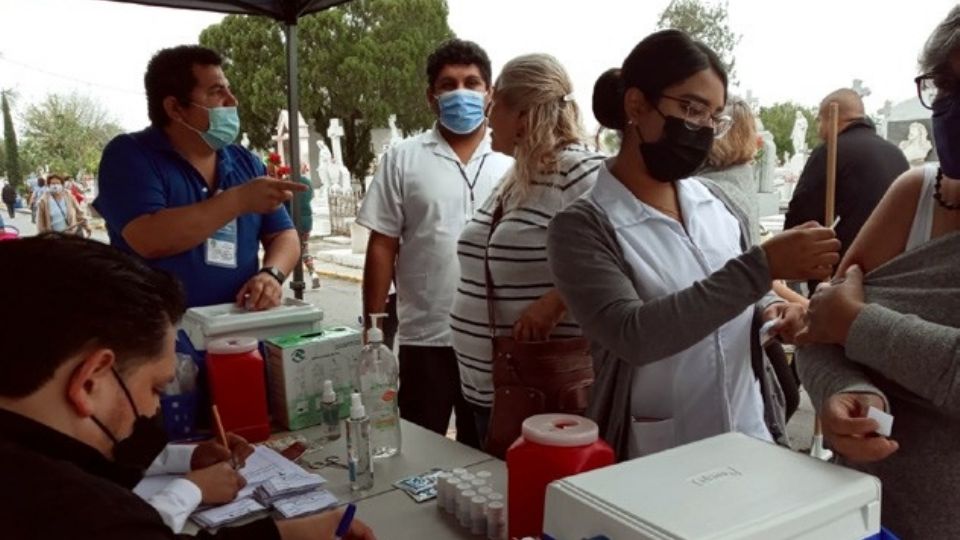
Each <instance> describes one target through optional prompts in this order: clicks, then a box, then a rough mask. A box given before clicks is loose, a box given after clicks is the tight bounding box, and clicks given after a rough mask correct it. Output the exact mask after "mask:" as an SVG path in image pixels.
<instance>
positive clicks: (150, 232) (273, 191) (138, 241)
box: [122, 177, 307, 268]
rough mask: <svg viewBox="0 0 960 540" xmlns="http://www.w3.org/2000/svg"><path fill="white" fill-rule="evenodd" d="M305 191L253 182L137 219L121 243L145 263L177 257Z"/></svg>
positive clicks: (267, 181) (282, 184)
mask: <svg viewBox="0 0 960 540" xmlns="http://www.w3.org/2000/svg"><path fill="white" fill-rule="evenodd" d="M306 189H307V188H306V186H304V185H303V184H300V183H299V182H287V181H283V180H275V179H273V178H265V177H263V178H255V179H253V180H250V181H248V182H247V183H245V184H243V185H241V186H238V187H235V188H231V189H228V190H226V191H224V192H223V193H220V194H218V195H215V196H213V197H210V198H209V199H207V200H205V201H202V202H199V203H196V204H191V205H189V206H181V207H177V208H165V209H163V210H160V211H158V212H154V213H152V214H146V215H143V216H140V217H138V218H136V219H134V220H133V221H131V222H130V223H128V224H127V226H126V227H124V228H123V233H122V234H123V239H124V240H126V241H127V244H129V245H130V247H131V248H132V249H133V250H134V251H136V252H137V253H138V254H139V255H140V256H141V257H144V258H146V259H157V258H160V257H168V256H170V255H176V254H177V253H182V252H184V251H187V250H188V249H193V248H194V247H196V246H197V245H199V244H200V243H202V242H203V241H204V240H206V239H207V238H209V237H210V236H212V235H213V233H215V232H217V230H219V229H220V228H221V227H223V226H224V225H226V224H227V223H229V222H230V220H232V219H234V218H236V217H237V216H239V215H241V214H246V213H254V212H256V213H260V214H265V213H268V212H272V211H274V210H275V209H276V208H277V207H278V206H279V205H280V204H282V203H284V202H285V201H288V200H290V199H291V198H292V197H293V192H294V191H304V190H306ZM298 251H299V250H298ZM292 267H293V266H292V265H291V268H292Z"/></svg>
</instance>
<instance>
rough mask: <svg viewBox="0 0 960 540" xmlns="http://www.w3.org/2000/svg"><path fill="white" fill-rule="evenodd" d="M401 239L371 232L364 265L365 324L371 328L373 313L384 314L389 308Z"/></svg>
mask: <svg viewBox="0 0 960 540" xmlns="http://www.w3.org/2000/svg"><path fill="white" fill-rule="evenodd" d="M399 251H400V239H399V238H394V237H392V236H387V235H385V234H380V233H378V232H376V231H370V240H369V241H368V242H367V258H366V261H365V263H364V265H363V322H364V327H367V326H369V324H370V323H369V321H370V314H371V313H383V312H384V310H385V309H386V306H387V295H388V294H389V292H390V282H391V281H392V280H393V270H394V265H395V264H396V261H397V253H398V252H399Z"/></svg>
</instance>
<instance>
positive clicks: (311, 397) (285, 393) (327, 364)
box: [267, 327, 363, 430]
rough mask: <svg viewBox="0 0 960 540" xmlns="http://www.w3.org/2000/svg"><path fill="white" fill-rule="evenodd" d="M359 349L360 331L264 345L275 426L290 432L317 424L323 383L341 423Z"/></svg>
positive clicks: (295, 337) (347, 407) (325, 331)
mask: <svg viewBox="0 0 960 540" xmlns="http://www.w3.org/2000/svg"><path fill="white" fill-rule="evenodd" d="M362 347H363V345H362V343H361V341H360V331H359V330H354V329H353V328H346V327H333V328H323V329H321V331H320V332H309V333H306V334H293V335H289V336H283V337H278V338H273V339H269V340H267V383H268V386H269V389H270V408H271V410H272V411H273V414H274V417H275V418H276V420H277V421H279V422H280V423H281V424H282V425H284V426H285V427H286V428H287V429H291V430H293V429H302V428H305V427H309V426H315V425H317V424H319V423H321V421H322V419H321V418H320V403H321V398H322V395H323V381H324V380H325V379H330V380H331V381H333V387H334V389H335V390H336V392H337V401H338V402H339V403H340V416H341V418H345V417H347V416H348V415H349V414H350V392H352V391H353V379H354V375H355V373H356V369H357V361H358V359H359V357H360V349H361V348H362Z"/></svg>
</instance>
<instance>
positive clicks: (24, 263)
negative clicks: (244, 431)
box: [0, 234, 373, 540]
mask: <svg viewBox="0 0 960 540" xmlns="http://www.w3.org/2000/svg"><path fill="white" fill-rule="evenodd" d="M0 260H3V261H4V263H5V264H3V265H0V279H2V280H3V282H4V283H24V282H25V281H26V280H33V279H37V280H42V282H43V283H45V286H44V287H41V288H39V289H38V290H37V291H34V292H32V293H31V294H29V295H26V294H20V295H12V297H11V302H12V305H9V307H10V309H13V310H14V311H15V312H16V313H18V314H20V315H21V316H19V317H13V318H12V319H11V320H9V321H5V322H4V324H2V325H0V339H2V340H3V342H4V343H10V344H13V347H12V348H11V349H9V350H7V351H5V353H4V355H3V356H0V478H3V482H4V489H5V490H7V493H8V494H9V496H7V497H4V500H3V504H0V522H2V523H3V538H4V539H7V540H26V539H47V538H71V539H76V540H94V539H96V540H120V539H124V540H126V539H130V538H136V539H138V540H160V539H172V538H177V536H176V535H175V534H174V532H173V531H171V529H170V527H169V526H168V524H166V523H165V522H164V521H163V519H161V515H160V514H159V513H157V511H156V510H155V509H154V508H153V507H151V506H150V505H149V504H148V503H147V502H146V501H144V500H142V499H141V498H140V497H138V496H137V495H136V494H134V493H133V491H132V488H133V486H134V485H136V484H137V482H139V481H140V479H141V478H142V477H143V475H144V472H145V470H146V468H147V466H148V465H150V464H151V462H153V461H154V460H155V458H156V457H157V456H158V454H160V453H161V451H162V450H163V448H164V446H165V445H166V442H167V441H166V436H165V433H164V431H163V428H162V426H161V425H160V424H161V422H160V417H159V408H160V395H161V392H162V391H163V389H164V388H165V387H166V385H167V384H168V383H169V382H170V381H171V380H173V378H174V369H175V365H176V360H175V358H176V357H175V354H174V329H175V325H176V324H177V323H178V322H179V320H180V316H181V315H182V314H183V310H184V301H183V300H184V299H183V293H182V292H181V290H180V287H179V285H178V284H177V282H176V281H175V280H174V279H173V278H172V277H171V276H170V275H168V274H167V273H165V272H160V271H156V270H153V269H151V268H149V267H147V266H146V265H145V264H143V262H142V261H140V260H138V259H136V258H134V257H131V256H129V255H126V254H124V253H122V252H120V251H118V250H116V249H114V248H112V247H110V246H107V245H105V244H102V243H100V242H95V241H92V240H85V239H82V238H79V237H76V236H63V235H59V234H44V235H41V236H37V237H32V238H24V239H20V240H16V241H10V242H0ZM64 268H69V269H70V272H71V277H73V278H75V280H76V281H79V282H81V283H94V282H95V283H98V284H99V285H98V286H97V287H79V288H78V287H76V286H75V285H74V283H75V281H74V280H64V279H62V273H63V269H64ZM131 299H135V301H131ZM51 305H56V306H57V320H58V322H59V323H60V324H61V327H60V328H59V329H58V331H57V332H53V333H50V332H46V331H45V330H44V329H43V328H42V326H41V325H37V324H36V321H37V320H41V319H42V318H43V317H45V316H47V313H48V310H49V307H50V306H51ZM222 450H223V451H224V452H225V451H226V449H222ZM198 453H200V455H198ZM204 454H207V455H206V456H204ZM206 457H210V455H209V453H207V452H205V451H201V449H199V448H198V449H197V450H195V451H194V452H193V453H192V460H198V461H202V460H203V459H205V458H206ZM212 457H213V458H214V459H218V457H217V456H216V455H213V456H212ZM222 458H223V455H220V456H219V459H222ZM234 487H235V486H234ZM339 514H340V512H326V513H322V514H318V515H314V516H310V517H306V518H300V519H290V520H280V521H274V520H273V519H270V518H264V519H260V520H258V521H254V522H252V523H248V524H246V525H243V526H239V527H228V528H224V529H222V530H220V531H219V532H218V533H217V534H216V536H213V535H211V534H208V533H207V532H206V531H201V532H200V533H199V534H198V535H197V536H196V537H193V538H198V539H201V540H202V539H204V538H217V539H223V540H230V539H248V538H249V539H257V540H307V539H311V540H313V539H320V540H333V538H334V535H335V530H336V527H337V524H338V521H339V518H340V515H339ZM182 538H191V537H189V536H184V537H182ZM338 538H339V537H338ZM346 538H350V539H355V540H372V539H373V534H372V533H371V532H370V530H369V529H368V528H367V527H365V526H364V525H363V524H362V523H359V522H358V521H356V520H355V521H354V523H353V527H352V528H351V530H350V532H349V533H348V534H347V535H346Z"/></svg>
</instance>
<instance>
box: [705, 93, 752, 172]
mask: <svg viewBox="0 0 960 540" xmlns="http://www.w3.org/2000/svg"><path fill="white" fill-rule="evenodd" d="M727 112H728V114H729V115H730V117H731V118H732V119H733V125H731V126H730V130H729V131H727V132H726V133H725V134H724V135H723V137H720V138H719V139H717V140H715V141H713V147H712V148H711V149H710V154H709V155H708V156H707V165H708V166H709V167H711V168H713V169H718V170H721V169H726V168H728V167H733V166H734V165H742V164H744V163H750V162H751V161H753V158H754V156H755V155H756V154H757V149H758V144H757V137H758V135H757V121H756V119H755V118H754V117H753V112H752V111H750V106H749V105H747V102H746V101H744V100H742V99H740V98H738V97H731V98H730V100H729V101H728V102H727Z"/></svg>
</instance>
